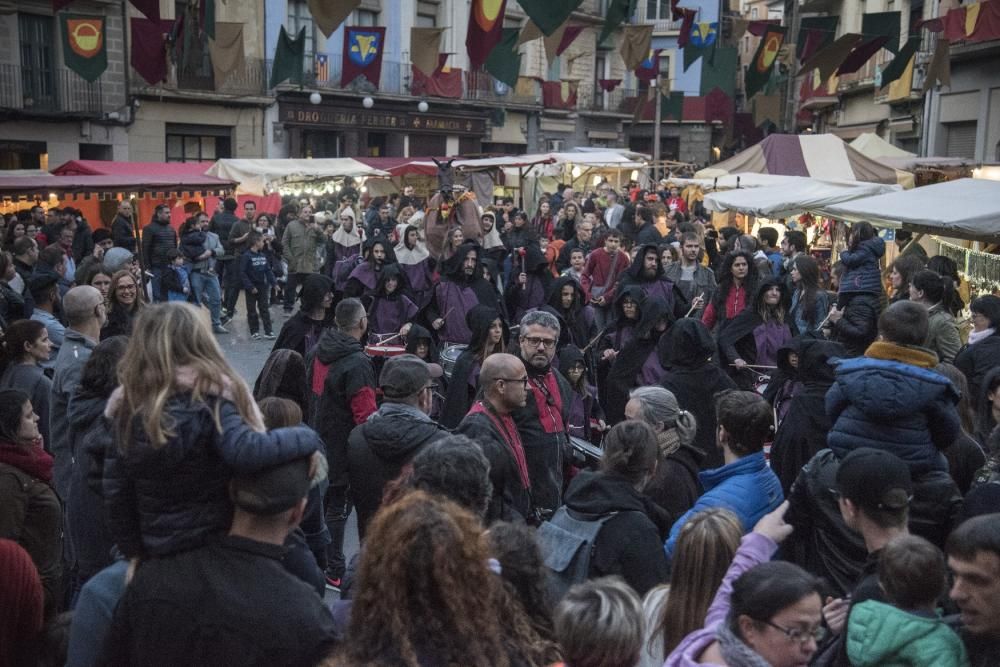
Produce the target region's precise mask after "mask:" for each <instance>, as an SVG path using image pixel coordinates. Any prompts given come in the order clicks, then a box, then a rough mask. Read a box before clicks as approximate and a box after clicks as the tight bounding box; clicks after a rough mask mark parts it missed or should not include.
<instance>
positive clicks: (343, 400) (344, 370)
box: [306, 329, 375, 486]
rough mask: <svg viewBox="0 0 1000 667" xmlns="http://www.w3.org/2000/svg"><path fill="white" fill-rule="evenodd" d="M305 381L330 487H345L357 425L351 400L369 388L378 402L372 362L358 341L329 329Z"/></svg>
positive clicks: (308, 365)
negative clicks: (349, 449)
mask: <svg viewBox="0 0 1000 667" xmlns="http://www.w3.org/2000/svg"><path fill="white" fill-rule="evenodd" d="M306 382H307V385H308V387H309V390H310V396H311V399H312V400H311V403H312V406H311V409H310V415H309V425H310V426H312V427H313V428H314V429H316V432H317V433H319V435H320V437H321V438H323V444H324V445H326V458H327V460H328V461H329V463H330V485H331V486H343V485H346V484H347V483H348V477H347V437H348V435H350V432H351V429H352V428H354V426H355V423H354V413H353V412H352V411H351V400H352V398H353V397H354V396H356V395H358V394H359V392H362V391H364V390H366V389H367V390H368V391H370V392H371V400H372V403H373V404H374V401H375V370H374V368H373V367H372V362H371V359H369V358H368V356H367V355H366V354H365V348H364V346H363V345H362V344H361V343H360V342H359V341H357V340H355V339H354V338H352V337H350V336H348V335H347V334H345V333H343V332H341V331H339V330H337V329H327V330H326V331H324V332H323V335H322V337H320V339H319V343H317V344H316V348H315V349H314V350H313V351H312V352H310V353H309V357H308V358H307V359H306Z"/></svg>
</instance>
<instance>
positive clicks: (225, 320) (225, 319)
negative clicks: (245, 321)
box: [219, 315, 233, 326]
mask: <svg viewBox="0 0 1000 667" xmlns="http://www.w3.org/2000/svg"><path fill="white" fill-rule="evenodd" d="M232 321H233V316H232V315H223V316H222V317H221V318H219V322H220V323H221V324H222V325H223V326H225V325H227V324H229V323H230V322H232Z"/></svg>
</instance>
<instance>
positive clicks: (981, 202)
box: [814, 178, 1000, 240]
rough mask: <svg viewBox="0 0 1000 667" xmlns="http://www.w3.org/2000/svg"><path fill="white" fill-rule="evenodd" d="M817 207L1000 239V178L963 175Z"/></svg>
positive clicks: (929, 229) (939, 231) (953, 233)
mask: <svg viewBox="0 0 1000 667" xmlns="http://www.w3.org/2000/svg"><path fill="white" fill-rule="evenodd" d="M814 210H816V212H818V213H822V214H823V215H828V216H831V217H834V218H839V219H842V220H847V221H855V220H867V221H869V222H871V223H873V224H877V225H882V226H887V227H899V226H901V225H906V226H907V227H912V228H914V229H916V230H918V231H927V232H931V233H937V234H946V235H948V236H954V237H959V238H967V239H979V240H982V239H987V238H989V239H992V240H996V238H997V236H1000V182H997V181H988V180H983V179H976V178H960V179H958V180H955V181H946V182H944V183H936V184H934V185H925V186H924V187H921V188H914V189H913V190H906V191H904V192H892V193H889V194H883V195H879V196H877V197H865V198H864V199H857V200H854V201H851V202H848V203H842V204H837V205H833V206H824V207H820V208H818V209H814Z"/></svg>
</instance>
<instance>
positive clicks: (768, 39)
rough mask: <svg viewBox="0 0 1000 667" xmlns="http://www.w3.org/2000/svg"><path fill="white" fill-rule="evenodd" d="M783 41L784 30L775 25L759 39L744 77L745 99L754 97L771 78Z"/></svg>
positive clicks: (769, 26)
mask: <svg viewBox="0 0 1000 667" xmlns="http://www.w3.org/2000/svg"><path fill="white" fill-rule="evenodd" d="M784 41H785V29H784V28H782V27H780V26H776V25H768V26H767V29H766V30H765V31H764V35H763V37H761V38H760V44H759V45H758V46H757V52H756V53H755V54H754V57H753V60H752V61H750V66H749V67H747V72H746V77H745V78H744V81H743V84H744V88H745V89H746V99H748V100H749V99H751V98H752V97H753V96H754V95H756V94H757V92H758V91H759V90H760V89H761V88H763V87H764V85H765V84H766V83H767V81H768V79H770V78H771V72H772V71H773V70H774V61H775V60H777V59H778V51H780V50H781V45H782V44H783V43H784Z"/></svg>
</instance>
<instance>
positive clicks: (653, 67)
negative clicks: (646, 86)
mask: <svg viewBox="0 0 1000 667" xmlns="http://www.w3.org/2000/svg"><path fill="white" fill-rule="evenodd" d="M659 69H660V49H656V50H655V51H650V52H649V57H648V58H646V59H645V60H643V61H642V62H641V63H639V66H638V67H636V68H635V78H637V79H639V80H640V81H652V80H653V79H655V78H656V75H657V73H658V70H659Z"/></svg>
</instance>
